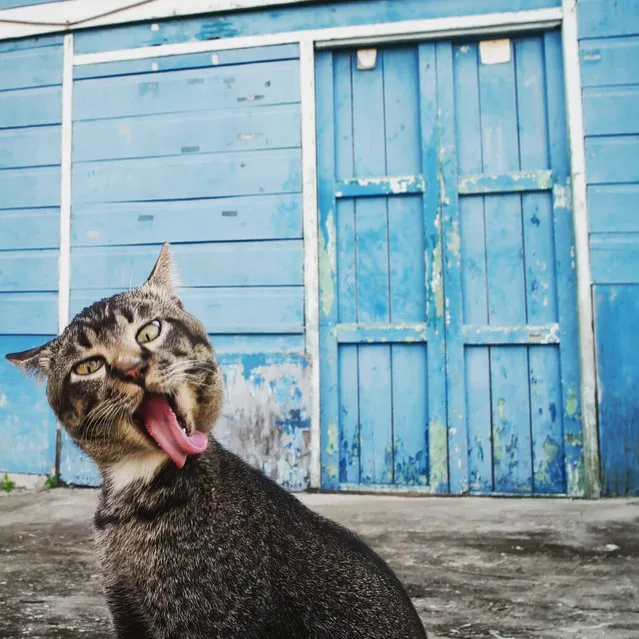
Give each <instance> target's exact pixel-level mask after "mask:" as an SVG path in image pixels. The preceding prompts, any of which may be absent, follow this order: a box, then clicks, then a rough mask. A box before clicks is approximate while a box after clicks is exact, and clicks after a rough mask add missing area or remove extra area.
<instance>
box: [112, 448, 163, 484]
mask: <svg viewBox="0 0 639 639" xmlns="http://www.w3.org/2000/svg"><path fill="white" fill-rule="evenodd" d="M168 459H169V458H168V456H167V454H166V453H164V452H163V451H152V452H149V453H147V454H145V455H143V456H137V455H136V456H131V457H126V458H125V459H122V460H120V461H118V462H116V463H114V464H112V465H110V466H108V467H106V468H105V469H104V470H103V475H104V480H105V482H106V483H108V485H109V487H110V489H111V490H112V491H113V492H114V493H118V492H120V491H122V490H124V489H125V488H127V487H128V486H130V485H132V484H134V483H136V484H138V485H140V484H141V485H146V484H149V483H150V482H151V481H153V478H154V477H155V476H156V475H157V474H158V471H159V470H160V468H162V466H163V465H164V464H165V463H166V462H167V461H168Z"/></svg>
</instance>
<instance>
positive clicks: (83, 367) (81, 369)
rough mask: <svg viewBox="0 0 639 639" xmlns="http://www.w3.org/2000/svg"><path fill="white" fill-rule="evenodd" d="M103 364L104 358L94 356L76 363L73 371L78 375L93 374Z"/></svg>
mask: <svg viewBox="0 0 639 639" xmlns="http://www.w3.org/2000/svg"><path fill="white" fill-rule="evenodd" d="M103 366H104V360H103V359H102V358H101V357H92V358H91V359H85V360H84V361H83V362H80V363H79V364H76V365H75V366H74V367H73V372H74V373H75V374H76V375H91V373H95V372H96V371H99V370H100V369H101V368H102V367H103Z"/></svg>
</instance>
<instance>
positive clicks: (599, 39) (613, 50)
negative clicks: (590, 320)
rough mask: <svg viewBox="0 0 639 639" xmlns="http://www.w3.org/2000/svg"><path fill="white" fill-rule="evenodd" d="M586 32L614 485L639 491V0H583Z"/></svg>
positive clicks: (604, 423) (591, 205)
mask: <svg viewBox="0 0 639 639" xmlns="http://www.w3.org/2000/svg"><path fill="white" fill-rule="evenodd" d="M578 16H579V36H580V49H581V68H582V78H583V104H584V118H585V129H586V161H587V172H586V177H587V182H588V209H589V216H590V248H591V263H592V277H593V282H594V307H595V329H596V340H597V369H598V370H597V372H598V389H599V390H598V394H599V397H598V400H599V437H600V451H601V472H602V484H603V490H604V493H605V494H606V495H638V494H639V396H638V394H637V388H638V386H639V357H637V348H638V346H639V341H638V338H637V327H638V326H639V324H638V320H639V1H637V0H618V1H616V2H610V1H609V0H581V1H580V3H579V13H578Z"/></svg>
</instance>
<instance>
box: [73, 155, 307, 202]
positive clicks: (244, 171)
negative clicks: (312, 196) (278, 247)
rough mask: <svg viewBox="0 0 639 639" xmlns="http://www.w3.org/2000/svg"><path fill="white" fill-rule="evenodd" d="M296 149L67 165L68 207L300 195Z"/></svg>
mask: <svg viewBox="0 0 639 639" xmlns="http://www.w3.org/2000/svg"><path fill="white" fill-rule="evenodd" d="M301 187H302V181H301V152H300V150H299V149H290V150H278V151H249V152H246V153H241V154H238V153H233V154H224V153H217V154H208V155H197V156H192V155H183V156H180V157H176V156H171V157H164V158H147V159H143V160H118V161H114V162H94V163H93V162H87V163H80V164H75V165H74V166H73V191H72V198H73V204H74V205H77V204H87V203H94V202H136V201H137V202H139V201H145V200H180V199H190V198H207V197H231V196H238V195H260V194H271V193H297V192H299V191H300V190H301Z"/></svg>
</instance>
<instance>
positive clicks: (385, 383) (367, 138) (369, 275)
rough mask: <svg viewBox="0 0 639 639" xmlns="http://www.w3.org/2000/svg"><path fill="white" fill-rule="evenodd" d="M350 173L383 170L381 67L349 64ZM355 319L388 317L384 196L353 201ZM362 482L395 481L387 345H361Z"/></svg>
mask: <svg viewBox="0 0 639 639" xmlns="http://www.w3.org/2000/svg"><path fill="white" fill-rule="evenodd" d="M351 82H352V86H353V150H354V175H355V176H357V177H360V178H362V177H363V178H366V177H371V176H379V175H384V174H385V173H386V139H385V136H384V127H383V126H382V123H383V122H384V70H383V68H382V66H380V65H377V67H376V68H375V69H374V70H371V71H366V72H362V71H359V70H358V69H357V68H356V65H355V64H352V66H351ZM355 225H356V235H355V242H356V264H357V317H358V322H364V323H368V322H386V323H387V322H389V320H390V300H389V254H388V208H387V203H386V200H385V199H383V198H373V199H370V198H369V199H365V200H358V201H357V202H356V203H355ZM359 385H360V442H361V482H362V483H364V484H370V483H382V484H383V483H391V482H392V481H393V422H392V393H391V353H390V347H387V346H360V348H359Z"/></svg>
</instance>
